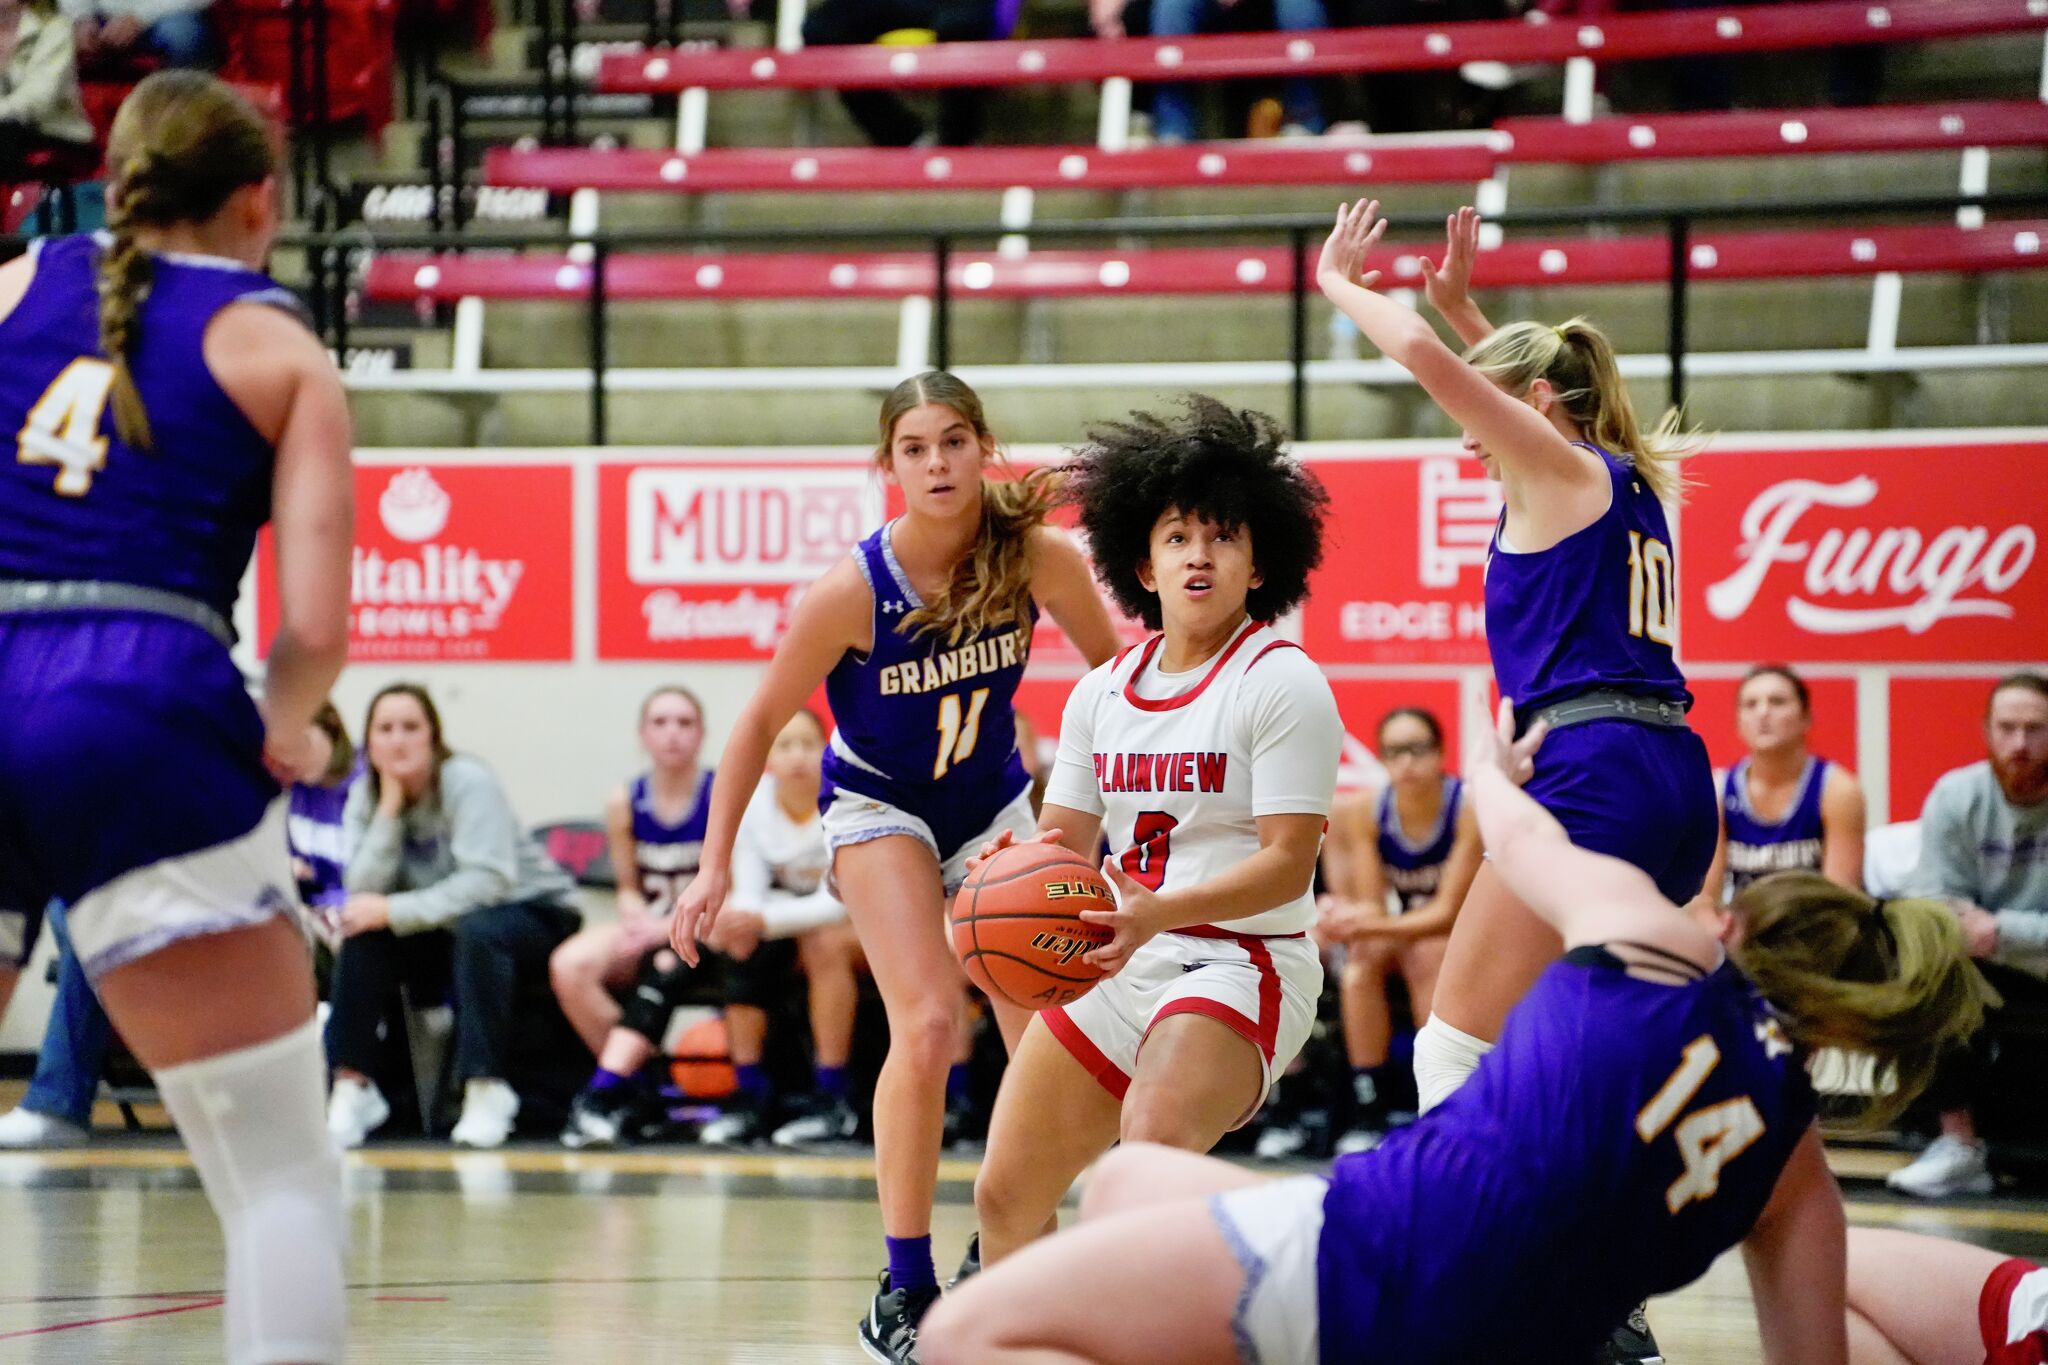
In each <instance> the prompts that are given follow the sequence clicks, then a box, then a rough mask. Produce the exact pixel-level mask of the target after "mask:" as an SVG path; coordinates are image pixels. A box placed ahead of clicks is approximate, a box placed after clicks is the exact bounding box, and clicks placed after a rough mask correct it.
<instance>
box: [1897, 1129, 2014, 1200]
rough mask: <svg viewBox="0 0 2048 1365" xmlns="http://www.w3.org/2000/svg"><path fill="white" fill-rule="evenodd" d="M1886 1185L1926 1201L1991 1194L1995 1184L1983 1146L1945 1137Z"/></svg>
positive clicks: (1935, 1142)
mask: <svg viewBox="0 0 2048 1365" xmlns="http://www.w3.org/2000/svg"><path fill="white" fill-rule="evenodd" d="M1884 1183H1885V1184H1887V1185H1889V1186H1891V1187H1892V1188H1893V1189H1895V1190H1898V1191H1899V1192H1900V1193H1902V1194H1911V1195H1917V1196H1919V1197H1920V1198H1922V1199H1949V1198H1953V1197H1954V1196H1956V1195H1959V1194H1989V1193H1991V1190H1992V1183H1993V1182H1992V1179H1991V1163H1990V1161H1989V1159H1988V1158H1987V1157H1986V1155H1985V1152H1984V1144H1983V1143H1981V1142H1968V1141H1965V1140H1964V1139H1962V1138H1959V1137H1950V1136H1948V1135H1947V1134H1943V1135H1942V1136H1941V1137H1938V1138H1936V1139H1935V1140H1934V1141H1933V1142H1930V1143H1929V1144H1927V1150H1926V1151H1924V1152H1922V1153H1921V1154H1920V1156H1919V1158H1918V1159H1917V1160H1916V1161H1914V1162H1913V1164H1912V1165H1910V1166H1906V1167H1902V1168H1901V1169H1899V1170H1896V1171H1893V1172H1892V1173H1891V1174H1890V1175H1889V1176H1887V1177H1886V1178H1885V1182H1884Z"/></svg>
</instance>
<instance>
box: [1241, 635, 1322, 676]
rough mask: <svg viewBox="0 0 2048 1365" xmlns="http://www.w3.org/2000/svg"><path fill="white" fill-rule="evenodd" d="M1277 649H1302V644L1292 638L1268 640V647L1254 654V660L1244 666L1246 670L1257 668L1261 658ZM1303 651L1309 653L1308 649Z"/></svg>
mask: <svg viewBox="0 0 2048 1365" xmlns="http://www.w3.org/2000/svg"><path fill="white" fill-rule="evenodd" d="M1276 649H1301V646H1300V645H1298V644H1296V643H1294V641H1292V640H1268V641H1267V642H1266V647H1265V648H1264V649H1262V650H1260V651H1259V652H1258V653H1256V654H1254V655H1252V661H1251V662H1250V663H1248V664H1246V665H1245V666H1244V671H1245V672H1247V673H1249V672H1251V671H1252V670H1253V669H1255V668H1257V667H1258V666H1259V660H1261V659H1263V658H1265V657H1266V656H1267V655H1268V654H1271V653H1272V652H1273V651H1274V650H1276ZM1302 652H1303V653H1307V652H1308V651H1306V650H1303V651H1302Z"/></svg>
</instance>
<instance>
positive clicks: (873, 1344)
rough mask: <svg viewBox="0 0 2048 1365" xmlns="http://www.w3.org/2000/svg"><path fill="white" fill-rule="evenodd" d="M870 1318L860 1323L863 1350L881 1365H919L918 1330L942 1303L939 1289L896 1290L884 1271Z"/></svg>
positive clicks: (935, 1287) (871, 1307) (869, 1310)
mask: <svg viewBox="0 0 2048 1365" xmlns="http://www.w3.org/2000/svg"><path fill="white" fill-rule="evenodd" d="M878 1284H879V1288H877V1289H876V1291H875V1301H874V1302H873V1303H872V1304H870V1305H869V1306H868V1315H867V1316H866V1317H864V1318H862V1319H861V1320H860V1348H861V1350H863V1351H865V1352H866V1353H867V1356H868V1359H870V1360H875V1361H879V1362H881V1365H916V1362H917V1329H918V1327H919V1325H920V1324H922V1323H923V1322H924V1315H925V1314H926V1313H929V1312H930V1311H931V1309H932V1305H933V1304H935V1303H937V1302H938V1301H939V1288H938V1286H937V1285H933V1286H932V1287H931V1288H929V1289H892V1288H891V1287H890V1285H889V1272H888V1271H886V1270H885V1271H883V1272H882V1273H881V1276H880V1277H879V1280H878Z"/></svg>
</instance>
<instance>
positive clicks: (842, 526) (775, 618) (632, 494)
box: [597, 460, 874, 661]
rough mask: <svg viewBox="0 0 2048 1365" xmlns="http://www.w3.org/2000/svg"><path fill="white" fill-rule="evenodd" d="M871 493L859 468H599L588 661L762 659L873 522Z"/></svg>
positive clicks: (758, 464)
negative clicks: (593, 649) (800, 602)
mask: <svg viewBox="0 0 2048 1365" xmlns="http://www.w3.org/2000/svg"><path fill="white" fill-rule="evenodd" d="M873 491H874V489H873V482H872V478H871V475H870V472H869V466H868V465H867V464H866V463H865V462H863V461H858V460H846V461H836V462H834V461H819V462H816V463H807V464H796V463H788V462H783V461H768V460H755V461H751V462H741V461H738V460H727V461H721V462H716V463H700V462H691V463H687V464H683V463H676V464H638V465H605V466H603V467H602V468H601V469H600V470H599V471H598V491H597V509H598V535H597V558H598V579H597V652H598V657H600V658H605V659H729V660H757V661H765V660H766V659H767V658H768V657H769V656H770V655H772V654H773V653H774V652H775V645H776V643H777V642H778V641H779V640H781V638H782V634H783V631H785V630H786V629H787V628H788V626H789V618H790V613H791V612H792V611H794V610H795V607H796V603H797V599H798V598H799V597H801V596H802V595H803V590H804V588H805V587H807V586H808V585H809V584H810V583H811V582H812V581H813V580H815V579H816V578H817V577H818V576H819V575H820V574H822V573H824V572H825V570H827V569H829V568H831V567H832V566H833V565H834V564H836V563H838V562H839V560H840V559H841V558H842V557H844V556H845V554H846V553H847V551H848V549H849V548H850V547H852V545H853V544H854V543H855V542H856V541H858V540H859V539H860V538H861V537H862V536H863V535H865V534H867V532H868V530H869V529H870V527H871V526H872V525H873V524H874V516H873V511H872V506H873V504H872V501H871V494H872V493H873Z"/></svg>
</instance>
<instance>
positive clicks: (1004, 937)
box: [952, 831, 1116, 1010]
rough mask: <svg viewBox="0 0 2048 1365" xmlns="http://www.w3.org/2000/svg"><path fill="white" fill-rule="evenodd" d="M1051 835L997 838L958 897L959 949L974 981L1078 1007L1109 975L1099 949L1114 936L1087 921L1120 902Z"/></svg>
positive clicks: (1034, 1000) (992, 989)
mask: <svg viewBox="0 0 2048 1365" xmlns="http://www.w3.org/2000/svg"><path fill="white" fill-rule="evenodd" d="M1048 833H1052V832H1051V831H1048ZM1045 838H1046V836H1045V835H1041V836H1039V837H1038V838H1036V839H1032V840H1029V841H1027V842H1025V843H1022V844H1013V843H1009V842H1007V840H1008V836H1007V835H1005V836H1003V837H1002V838H1000V839H996V840H991V841H990V843H991V845H993V847H992V848H991V849H990V851H988V852H987V853H986V855H985V856H983V857H981V858H977V859H976V860H975V861H974V863H973V865H972V867H971V870H970V871H969V872H968V875H967V881H966V882H965V883H964V884H963V885H962V886H961V888H960V891H959V894H957V895H956V896H954V898H953V925H952V928H953V951H954V953H955V954H956V955H957V956H958V957H959V959H960V966H961V967H962V969H963V970H965V971H966V973H967V978H968V980H970V981H972V982H973V983H974V984H975V985H976V986H978V987H980V988H981V989H982V990H984V991H986V992H988V993H989V994H990V995H992V996H1000V997H1001V998H1003V999H1005V1000H1008V1001H1010V1002H1011V1003H1013V1004H1017V1005H1021V1006H1023V1007H1024V1008H1025V1009H1033V1010H1037V1009H1046V1008H1049V1007H1051V1006H1054V1005H1066V1004H1071V1003H1072V1002H1073V1001H1075V1000H1078V999H1080V998H1081V997H1082V996H1083V995H1084V994H1086V993H1087V992H1088V990H1089V988H1091V987H1092V986H1094V984H1095V983H1096V982H1097V981H1098V980H1100V979H1101V978H1102V976H1103V975H1104V972H1103V969H1102V967H1101V966H1100V965H1099V964H1097V963H1095V962H1093V961H1091V960H1090V956H1091V950H1092V949H1096V948H1099V947H1101V946H1103V945H1104V944H1106V943H1108V942H1109V940H1110V937H1111V932H1110V930H1108V929H1105V928H1102V927H1100V926H1098V925H1094V924H1090V923H1088V922H1087V920H1086V918H1085V917H1086V916H1087V915H1088V914H1089V912H1090V911H1093V910H1100V909H1105V908H1112V907H1114V906H1115V904H1116V896H1115V893H1114V892H1112V891H1111V890H1110V886H1109V883H1108V882H1107V881H1106V880H1104V878H1103V876H1102V874H1101V873H1100V872H1098V871H1096V870H1095V868H1094V867H1093V866H1092V865H1091V864H1090V863H1089V861H1088V860H1087V859H1086V858H1083V857H1082V856H1081V855H1080V854H1078V853H1075V852H1073V851H1072V850H1071V849H1067V848H1063V847H1061V846H1060V845H1059V844H1056V843H1049V842H1046V841H1045Z"/></svg>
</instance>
